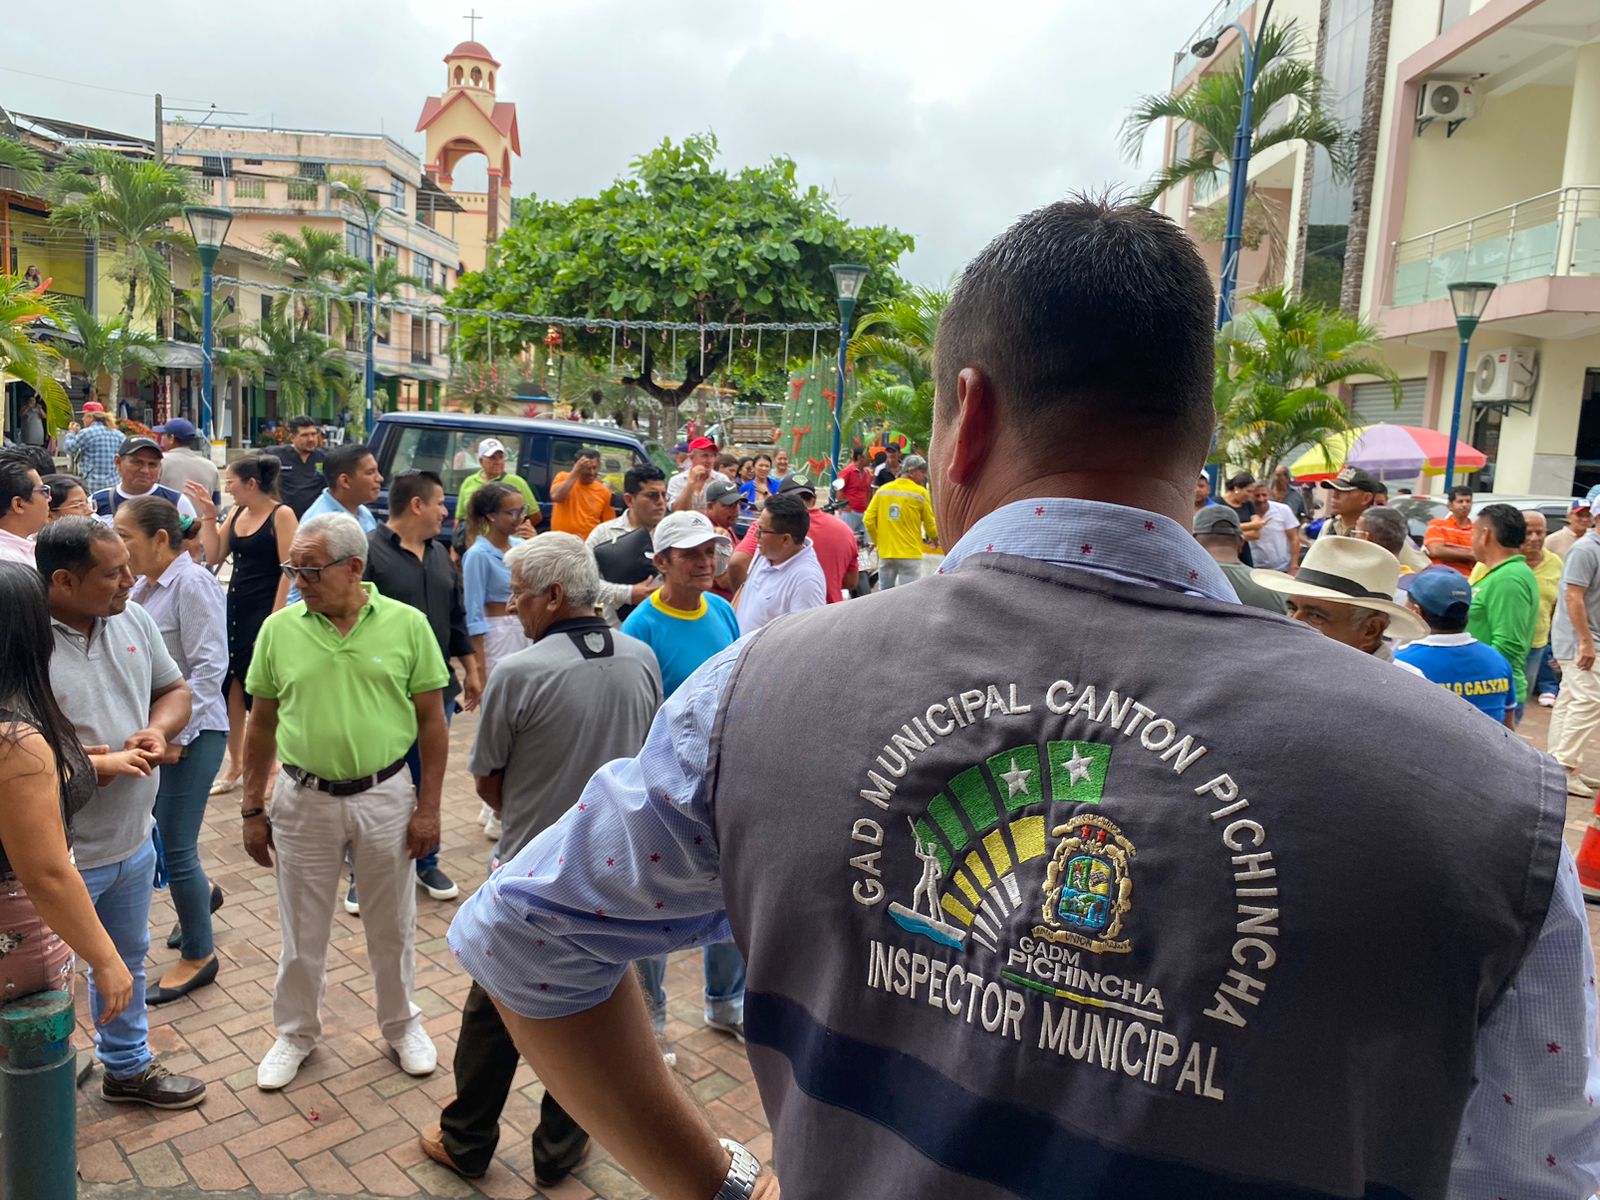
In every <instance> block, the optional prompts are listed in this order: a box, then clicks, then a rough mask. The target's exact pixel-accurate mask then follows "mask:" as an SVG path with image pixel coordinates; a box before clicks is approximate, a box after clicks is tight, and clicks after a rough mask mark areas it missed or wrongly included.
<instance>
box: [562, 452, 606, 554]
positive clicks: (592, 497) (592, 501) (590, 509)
mask: <svg viewBox="0 0 1600 1200" xmlns="http://www.w3.org/2000/svg"><path fill="white" fill-rule="evenodd" d="M550 501H551V510H550V528H551V529H552V530H554V531H555V532H556V533H570V534H574V535H575V536H577V537H580V538H586V537H588V536H589V531H590V530H591V529H593V528H594V527H595V526H596V525H598V524H600V522H601V521H607V520H610V519H611V517H613V516H615V515H616V514H615V511H614V509H613V508H612V504H611V489H610V488H608V487H607V486H606V485H605V484H603V483H601V482H600V451H598V450H591V449H588V448H587V447H585V448H584V449H582V450H579V451H578V457H577V460H576V461H575V462H574V463H573V464H572V470H570V471H563V472H561V474H559V475H557V476H556V478H555V482H554V483H552V484H551V485H550Z"/></svg>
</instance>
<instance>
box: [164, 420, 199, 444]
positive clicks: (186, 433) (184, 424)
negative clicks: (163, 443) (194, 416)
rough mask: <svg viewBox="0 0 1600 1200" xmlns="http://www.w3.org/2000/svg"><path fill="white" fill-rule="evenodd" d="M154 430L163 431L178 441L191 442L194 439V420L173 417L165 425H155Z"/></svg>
mask: <svg viewBox="0 0 1600 1200" xmlns="http://www.w3.org/2000/svg"><path fill="white" fill-rule="evenodd" d="M155 432H156V433H164V434H166V435H167V436H168V437H175V438H177V439H178V440H179V441H180V442H192V441H194V435H195V427H194V422H193V421H191V420H189V419H188V418H187V417H173V418H172V420H170V421H168V422H167V423H166V424H165V425H157V426H156V427H155Z"/></svg>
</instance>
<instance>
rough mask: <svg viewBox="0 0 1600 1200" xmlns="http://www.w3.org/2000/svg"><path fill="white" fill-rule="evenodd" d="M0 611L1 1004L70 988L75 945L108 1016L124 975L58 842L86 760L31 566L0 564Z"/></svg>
mask: <svg viewBox="0 0 1600 1200" xmlns="http://www.w3.org/2000/svg"><path fill="white" fill-rule="evenodd" d="M0 612H3V613H5V614H6V619H5V620H4V621H0V1003H3V1002H7V1001H11V1000H15V999H18V998H19V997H22V996H27V995H30V994H32V993H34V992H42V991H51V990H59V991H68V992H70V991H71V990H72V983H73V969H72V968H73V959H72V955H73V952H76V953H78V954H80V955H82V956H83V958H84V960H85V961H86V962H87V963H88V964H89V966H90V967H91V968H92V969H93V971H94V976H95V986H96V987H97V989H98V990H99V992H100V996H101V998H102V1001H103V1007H102V1008H101V1019H102V1020H104V1021H109V1020H111V1019H112V1018H113V1017H115V1016H116V1015H117V1013H120V1012H121V1011H122V1010H123V1009H124V1008H125V1007H127V1004H128V1001H129V1000H130V999H131V998H132V996H133V976H132V975H130V974H129V972H128V968H127V965H126V964H125V963H124V962H123V961H122V958H121V956H120V955H119V954H118V953H117V948H116V946H114V945H113V944H112V942H111V938H110V936H109V935H108V934H107V933H106V931H105V928H104V927H103V926H102V925H101V924H100V919H99V918H98V917H97V916H96V915H95V911H94V902H93V901H92V900H90V899H89V891H88V889H87V888H85V887H84V885H83V877H82V876H81V875H79V874H78V872H77V871H76V870H74V869H73V866H72V859H71V856H70V854H69V852H68V849H67V846H68V842H69V834H68V831H69V830H70V828H71V823H72V817H73V814H75V813H76V812H77V811H78V810H79V809H81V808H82V807H83V806H84V805H85V804H87V803H88V802H89V801H90V800H91V799H92V798H93V797H94V794H95V787H96V779H95V768H94V766H93V765H92V764H91V763H90V761H89V756H88V755H87V754H86V753H85V752H84V749H83V747H82V746H81V745H79V743H78V738H77V735H76V733H75V732H74V730H73V727H72V724H71V722H69V721H68V720H67V719H66V717H65V716H64V715H62V712H61V709H60V708H59V707H58V706H57V704H56V701H55V696H54V693H53V692H52V691H51V688H50V655H51V653H52V652H53V651H54V649H55V635H54V633H53V632H52V631H51V628H50V608H49V602H48V600H47V598H46V592H45V587H44V584H43V582H42V581H41V580H40V578H39V574H38V572H36V571H32V570H29V569H28V568H27V567H25V566H22V565H20V564H18V563H0Z"/></svg>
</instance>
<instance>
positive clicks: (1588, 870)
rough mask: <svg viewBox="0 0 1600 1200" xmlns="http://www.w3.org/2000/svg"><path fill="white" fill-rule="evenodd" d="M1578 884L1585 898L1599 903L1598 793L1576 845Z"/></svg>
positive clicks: (1599, 812)
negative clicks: (1586, 825) (1581, 837)
mask: <svg viewBox="0 0 1600 1200" xmlns="http://www.w3.org/2000/svg"><path fill="white" fill-rule="evenodd" d="M1578 884H1579V886H1580V887H1582V888H1583V898H1584V899H1585V900H1587V901H1589V903H1591V904H1600V795H1596V796H1595V799H1594V813H1593V814H1592V815H1591V816H1590V817H1589V828H1587V829H1585V830H1584V831H1583V845H1581V846H1579V847H1578Z"/></svg>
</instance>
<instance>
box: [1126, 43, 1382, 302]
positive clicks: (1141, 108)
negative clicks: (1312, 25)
mask: <svg viewBox="0 0 1600 1200" xmlns="http://www.w3.org/2000/svg"><path fill="white" fill-rule="evenodd" d="M1301 47H1302V39H1301V37H1300V34H1299V31H1298V30H1297V29H1296V27H1295V24H1294V22H1292V21H1291V22H1289V23H1287V24H1282V25H1274V24H1269V25H1267V26H1266V27H1265V28H1264V29H1263V30H1262V31H1261V37H1260V40H1259V42H1258V44H1257V47H1256V62H1257V67H1256V82H1255V93H1254V99H1253V101H1252V109H1251V114H1252V128H1251V134H1250V152H1251V154H1252V156H1254V155H1257V154H1260V153H1262V152H1263V151H1265V150H1268V149H1271V148H1272V147H1273V146H1277V145H1281V144H1283V143H1286V142H1305V143H1306V144H1307V145H1308V146H1310V147H1321V148H1322V149H1323V150H1325V151H1326V152H1327V154H1328V157H1329V158H1330V159H1331V160H1332V162H1333V170H1334V174H1335V177H1337V178H1340V179H1343V178H1345V177H1346V176H1347V175H1348V174H1349V170H1350V162H1351V154H1352V152H1353V150H1354V146H1353V145H1352V141H1353V139H1352V137H1351V135H1350V134H1349V133H1348V132H1347V131H1346V130H1345V128H1344V126H1343V125H1341V124H1340V123H1339V122H1338V120H1337V119H1335V118H1334V117H1333V116H1331V115H1329V114H1328V113H1327V112H1326V111H1324V109H1323V107H1322V104H1323V88H1324V84H1323V80H1322V76H1321V75H1320V74H1319V73H1318V72H1317V69H1316V66H1315V64H1314V63H1312V62H1311V61H1310V60H1308V59H1306V58H1304V57H1301V55H1300V51H1301ZM1244 94H1245V77H1244V59H1243V56H1242V55H1241V56H1240V58H1239V60H1238V61H1237V62H1235V63H1234V65H1233V67H1232V69H1231V70H1227V71H1213V72H1210V73H1209V74H1206V75H1202V76H1201V77H1200V79H1199V80H1198V81H1197V82H1196V83H1195V84H1194V86H1193V87H1191V88H1188V89H1187V90H1185V91H1182V92H1172V93H1168V94H1166V95H1149V96H1143V97H1141V98H1140V99H1139V101H1138V102H1137V103H1136V104H1135V105H1134V108H1133V111H1132V112H1130V113H1129V114H1128V116H1127V118H1126V119H1125V120H1124V121H1123V123H1122V151H1123V154H1124V155H1125V156H1126V157H1127V159H1128V160H1129V161H1130V162H1132V161H1136V160H1137V159H1138V157H1139V152H1140V149H1141V148H1142V146H1143V145H1144V140H1145V135H1146V134H1147V133H1148V132H1149V131H1150V128H1151V126H1153V125H1155V124H1156V123H1157V122H1158V121H1165V120H1171V121H1173V122H1175V123H1176V125H1177V126H1178V127H1179V128H1180V129H1186V130H1187V131H1188V135H1189V143H1188V152H1187V153H1186V154H1185V155H1184V156H1183V157H1182V158H1178V159H1175V160H1174V161H1172V162H1170V163H1168V164H1167V165H1166V166H1164V167H1162V168H1161V169H1160V170H1159V171H1157V172H1156V173H1155V175H1154V176H1152V177H1151V179H1150V181H1149V182H1148V183H1147V184H1146V185H1145V187H1144V190H1143V191H1142V192H1141V193H1140V196H1139V199H1140V202H1141V203H1144V204H1151V203H1153V202H1154V201H1155V200H1156V199H1157V197H1159V196H1161V195H1162V194H1163V193H1165V192H1168V191H1170V190H1172V189H1173V188H1175V187H1178V186H1179V185H1181V184H1183V183H1184V182H1185V181H1187V180H1195V181H1197V182H1198V181H1202V180H1203V181H1206V182H1209V183H1217V182H1219V181H1221V180H1222V179H1224V178H1226V176H1227V173H1228V168H1229V166H1230V164H1231V162H1232V160H1233V135H1234V131H1235V130H1236V129H1237V128H1238V126H1239V114H1240V111H1241V109H1242V107H1243V101H1244ZM1245 213H1246V242H1245V244H1246V245H1248V246H1250V247H1251V248H1252V249H1253V248H1254V247H1255V246H1258V245H1260V243H1261V239H1262V238H1263V237H1270V238H1271V241H1272V245H1273V249H1274V253H1273V258H1274V260H1275V262H1276V263H1277V264H1278V269H1279V270H1280V271H1281V269H1282V267H1281V262H1282V254H1283V247H1282V238H1283V231H1282V227H1281V222H1280V219H1279V217H1280V214H1278V213H1276V212H1274V211H1273V209H1272V206H1271V205H1269V204H1267V203H1266V201H1265V198H1264V197H1262V196H1260V195H1259V194H1258V193H1256V191H1255V190H1254V188H1253V187H1252V188H1251V189H1250V190H1249V191H1247V193H1246V199H1245ZM1217 219H1218V220H1220V218H1217ZM1270 265H1271V264H1269V266H1270Z"/></svg>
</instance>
